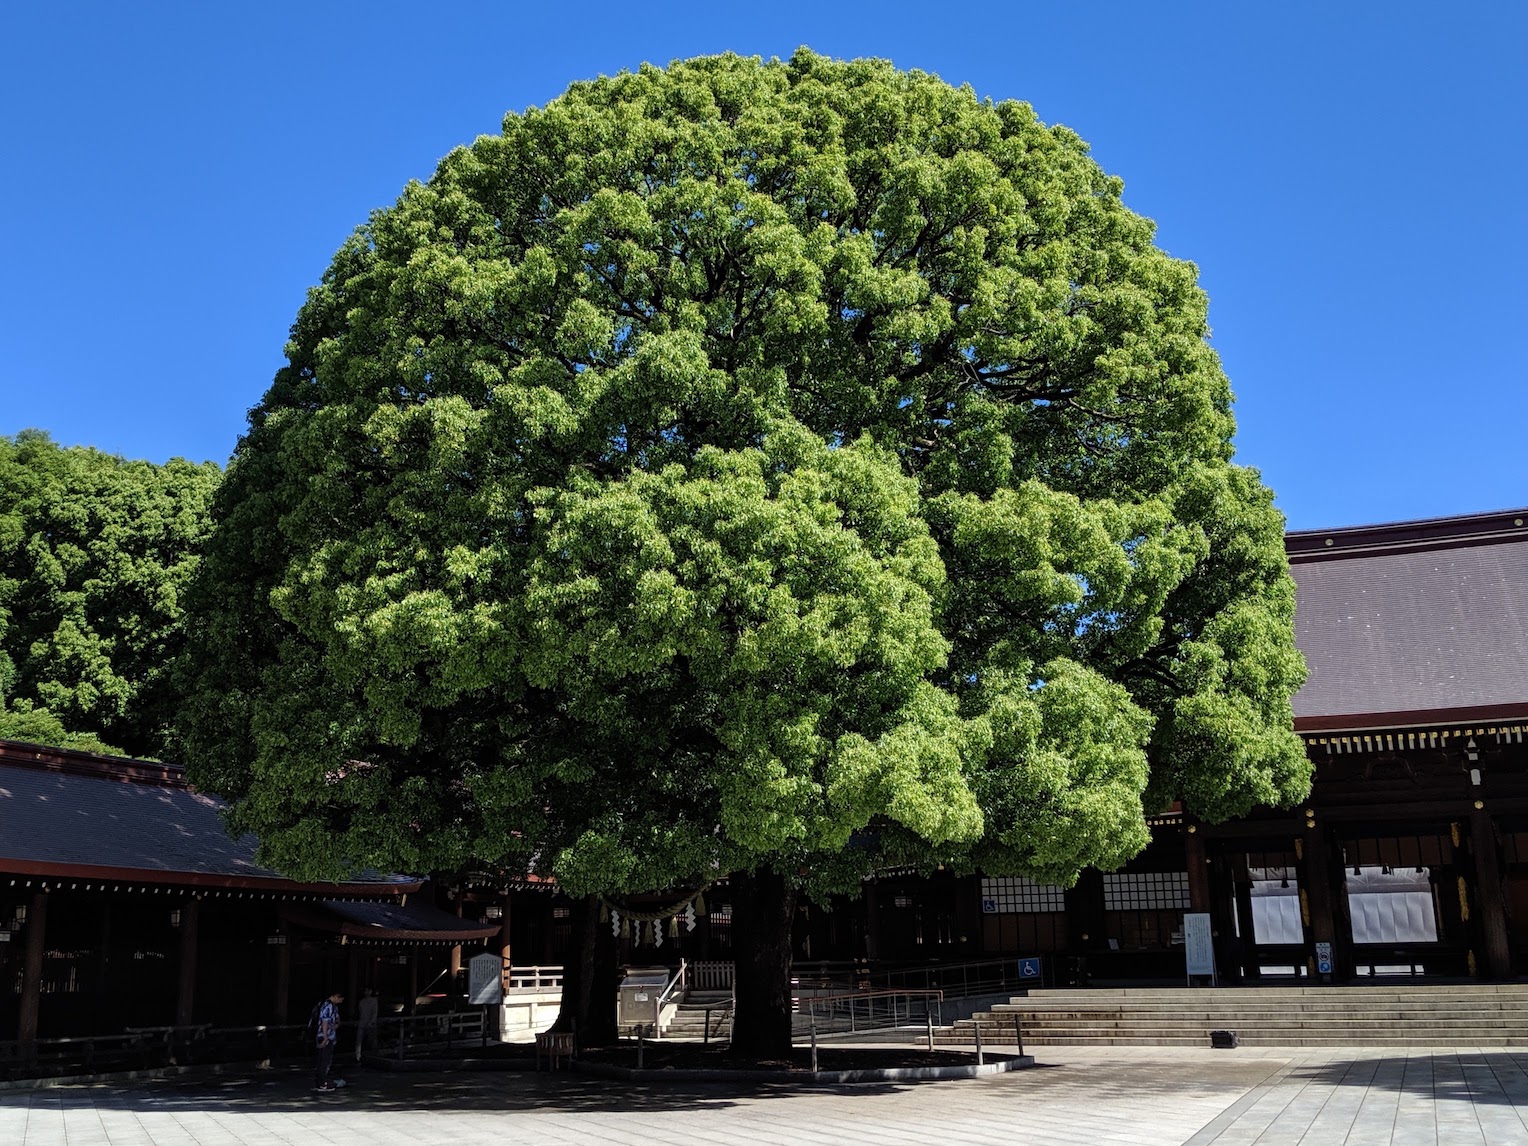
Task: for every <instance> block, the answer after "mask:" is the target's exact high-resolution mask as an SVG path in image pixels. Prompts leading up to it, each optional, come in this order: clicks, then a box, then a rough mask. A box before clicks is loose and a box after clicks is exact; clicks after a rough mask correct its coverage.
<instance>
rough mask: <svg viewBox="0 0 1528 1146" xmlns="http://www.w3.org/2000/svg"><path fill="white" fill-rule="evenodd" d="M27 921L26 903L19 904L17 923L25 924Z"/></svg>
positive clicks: (17, 907) (17, 906)
mask: <svg viewBox="0 0 1528 1146" xmlns="http://www.w3.org/2000/svg"><path fill="white" fill-rule="evenodd" d="M26 921H27V905H26V904H24V903H18V904H17V905H16V922H17V923H25V922H26Z"/></svg>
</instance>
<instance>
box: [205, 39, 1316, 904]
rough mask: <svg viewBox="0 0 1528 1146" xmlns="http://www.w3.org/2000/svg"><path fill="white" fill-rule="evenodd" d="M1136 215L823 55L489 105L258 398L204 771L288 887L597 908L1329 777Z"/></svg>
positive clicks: (998, 128) (1213, 407) (1189, 347)
mask: <svg viewBox="0 0 1528 1146" xmlns="http://www.w3.org/2000/svg"><path fill="white" fill-rule="evenodd" d="M1120 191H1121V184H1120V182H1119V180H1117V179H1115V178H1112V177H1110V176H1107V175H1105V174H1104V173H1103V172H1102V171H1101V170H1100V169H1099V168H1098V167H1097V165H1096V164H1094V163H1093V161H1092V160H1091V159H1090V158H1089V157H1088V155H1087V148H1086V146H1085V145H1084V144H1083V143H1082V142H1081V141H1080V140H1078V139H1077V138H1076V136H1074V135H1073V134H1072V133H1071V132H1069V131H1067V130H1066V129H1064V128H1051V127H1046V126H1045V125H1043V124H1042V123H1040V122H1039V121H1038V120H1037V119H1036V117H1035V115H1034V114H1033V112H1032V111H1031V110H1030V109H1029V108H1028V107H1027V106H1026V105H1023V104H1017V103H1003V104H998V105H992V104H987V103H983V102H982V101H980V100H978V99H976V98H975V96H973V95H972V94H971V93H970V92H969V91H967V90H957V89H954V88H951V87H949V86H948V85H946V84H944V83H942V82H940V81H939V80H938V79H936V78H934V77H931V76H927V75H922V74H919V73H900V72H897V71H895V70H894V69H893V68H892V67H891V66H890V65H888V64H885V63H883V62H878V61H860V62H855V63H838V62H834V61H830V60H826V59H823V58H821V57H817V56H814V55H812V54H811V53H808V52H805V51H803V52H800V53H798V54H797V55H796V56H795V57H793V58H792V59H791V60H790V61H788V62H778V61H776V62H771V63H767V64H764V63H760V62H759V61H756V60H747V59H740V58H737V57H733V56H720V57H714V58H706V59H699V60H693V61H688V62H684V63H679V64H675V65H673V66H672V67H671V68H669V69H667V70H659V69H656V68H643V69H642V70H641V71H640V72H638V73H636V74H628V75H621V76H617V77H614V78H610V79H601V80H598V81H595V82H592V83H587V84H577V85H575V86H574V87H573V88H571V89H570V90H569V92H568V93H567V94H566V95H564V96H563V97H562V98H560V99H558V100H556V101H554V102H553V103H551V104H550V105H548V106H547V107H546V108H544V109H533V110H531V111H529V112H527V113H526V114H524V115H523V116H522V115H511V116H508V117H506V119H505V123H504V132H503V134H502V135H501V136H496V137H485V138H482V139H479V140H478V141H477V142H476V143H475V144H473V145H472V146H471V147H468V148H462V149H459V150H457V151H455V152H453V153H452V154H451V155H450V156H448V157H447V158H446V159H445V160H444V161H443V162H442V163H441V165H440V168H439V170H438V172H437V173H436V175H435V177H434V178H433V179H432V180H431V181H430V182H429V183H428V184H424V185H420V184H414V185H410V186H409V187H408V188H407V189H406V190H405V192H404V194H403V196H402V198H401V199H400V200H399V201H398V203H397V204H396V205H395V206H393V207H391V208H389V209H387V210H383V211H379V212H377V213H376V214H375V215H374V216H373V217H372V219H371V220H370V222H369V223H367V225H366V226H364V227H363V228H361V230H359V231H358V232H357V233H356V235H355V236H354V237H353V238H352V239H351V240H350V241H349V242H348V243H347V244H346V245H345V246H344V247H343V248H342V249H341V250H340V252H339V253H338V254H337V255H336V256H335V259H334V262H333V264H332V266H331V267H330V269H329V272H328V273H327V274H326V275H325V277H324V281H323V282H322V283H321V284H320V285H319V286H318V287H316V288H314V290H313V291H312V292H311V293H310V296H309V299H308V302H307V303H306V305H305V306H304V307H303V309H302V311H301V313H300V314H299V316H298V318H297V321H296V323H295V325H294V327H293V331H292V340H291V342H290V343H289V345H288V356H289V365H288V366H287V367H285V368H284V369H283V370H282V371H281V372H280V373H279V374H278V376H277V378H276V380H275V383H274V385H273V386H272V388H271V390H270V391H269V393H268V394H267V395H266V397H265V399H264V400H263V401H262V402H261V404H260V405H259V406H258V407H257V408H256V409H255V410H254V412H253V414H252V416H251V425H250V432H249V434H248V436H247V437H246V438H245V439H244V440H243V441H242V442H241V444H240V446H239V449H238V452H237V455H236V457H235V460H234V462H233V464H232V466H231V469H230V472H229V475H228V479H227V481H226V482H225V483H224V485H223V487H222V489H221V490H220V492H219V496H218V501H217V507H216V512H215V517H216V520H217V531H216V534H215V536H214V538H213V541H212V544H211V547H210V550H209V553H208V556H207V559H206V562H205V564H204V567H203V576H202V578H201V581H200V587H199V589H198V593H197V596H196V604H195V608H194V618H193V621H192V625H191V634H192V644H191V656H190V658H189V660H188V662H187V672H188V675H187V678H186V679H187V681H188V684H189V696H188V701H187V704H186V707H185V709H184V713H183V723H184V731H185V735H186V741H187V745H188V762H189V763H190V764H191V766H192V767H193V769H194V774H195V776H196V778H197V780H198V782H199V783H201V784H203V785H205V786H208V787H210V788H212V789H214V790H217V791H220V792H223V793H224V794H226V795H228V796H229V797H230V798H231V799H232V801H233V818H234V822H235V824H236V826H238V827H240V828H243V829H249V830H253V831H256V832H258V833H259V835H260V836H261V839H262V841H263V847H264V854H265V856H266V857H267V859H269V860H270V861H272V862H274V863H276V864H278V865H279V866H281V867H283V868H284V869H286V870H288V871H291V872H294V873H296V874H301V875H332V874H337V873H339V872H341V871H343V870H346V869H349V868H355V867H359V866H362V865H377V866H382V867H391V868H401V869H411V870H427V869H448V868H454V867H457V866H461V865H464V864H467V863H470V862H487V863H518V864H522V865H534V866H535V867H537V868H539V869H541V870H545V871H549V872H552V873H555V874H556V875H557V876H558V878H559V879H561V880H562V881H563V882H564V883H565V884H566V885H567V886H569V887H570V888H572V889H573V890H576V891H579V892H594V891H601V892H608V893H622V892H629V891H642V890H653V889H659V888H666V887H672V886H677V885H689V884H693V883H697V882H704V881H705V880H707V879H709V878H712V877H713V876H714V875H715V874H717V873H720V872H728V871H749V870H756V869H758V870H762V869H763V868H764V867H772V868H773V869H774V870H775V871H776V872H779V873H782V874H784V875H786V876H787V877H788V878H789V879H790V880H791V881H795V882H800V881H801V880H803V879H804V880H806V881H808V883H809V890H813V891H817V892H822V891H826V890H830V889H834V888H842V889H852V888H854V887H856V886H857V882H858V879H859V877H860V876H861V875H862V874H863V873H864V871H865V870H866V869H867V868H868V867H870V866H873V865H875V864H877V863H885V862H889V861H891V860H893V859H896V860H907V861H910V862H918V863H932V862H934V861H935V860H943V861H946V862H950V863H955V864H963V865H972V864H981V865H983V866H985V867H986V868H987V869H988V870H991V871H994V872H999V871H1022V872H1027V873H1030V874H1033V875H1036V876H1040V877H1043V878H1048V879H1060V880H1070V879H1072V878H1073V877H1074V876H1075V874H1076V872H1077V871H1078V870H1079V868H1081V867H1082V866H1085V865H1089V864H1095V865H1101V866H1105V867H1111V866H1114V865H1117V864H1118V863H1120V862H1122V861H1123V860H1124V859H1126V858H1128V857H1129V856H1130V855H1132V854H1133V853H1134V852H1135V851H1137V850H1138V849H1139V848H1140V847H1141V846H1142V845H1143V844H1144V842H1145V840H1146V829H1145V826H1144V819H1143V804H1142V800H1143V796H1144V798H1145V799H1146V800H1147V801H1148V802H1150V803H1151V804H1153V805H1160V804H1161V803H1162V802H1164V801H1166V800H1170V799H1174V798H1182V799H1184V800H1185V801H1186V802H1187V803H1188V805H1189V806H1190V807H1191V808H1192V809H1193V810H1194V811H1197V812H1199V813H1200V814H1203V815H1206V816H1209V817H1223V816H1227V815H1231V814H1235V813H1237V812H1241V811H1244V810H1246V809H1247V808H1248V807H1249V806H1250V805H1251V804H1253V803H1254V802H1260V801H1261V802H1286V801H1289V800H1293V799H1296V798H1298V797H1299V796H1301V795H1302V794H1303V793H1304V791H1305V788H1306V785H1307V783H1308V767H1307V765H1306V762H1305V757H1304V754H1303V752H1302V750H1301V746H1300V744H1299V742H1298V740H1297V739H1296V738H1295V736H1294V735H1293V733H1292V731H1291V714H1290V707H1289V698H1290V696H1291V694H1292V693H1293V691H1294V689H1295V688H1296V687H1297V686H1298V685H1299V683H1300V681H1301V679H1302V676H1303V666H1302V664H1301V661H1300V658H1299V655H1298V653H1297V652H1296V651H1295V649H1294V645H1293V639H1292V631H1291V624H1292V616H1293V592H1292V583H1291V581H1290V579H1289V576H1288V571H1287V568H1286V566H1285V563H1284V557H1283V548H1282V523H1281V520H1280V517H1279V515H1278V513H1277V512H1276V511H1275V510H1274V509H1273V508H1272V504H1271V497H1270V495H1269V493H1268V491H1267V490H1266V489H1265V488H1263V487H1262V485H1261V484H1260V482H1259V481H1258V479H1257V476H1256V474H1255V473H1253V472H1251V471H1248V470H1244V469H1240V468H1238V467H1236V466H1234V465H1233V464H1232V463H1231V461H1230V457H1231V445H1230V442H1231V434H1232V430H1233V422H1232V418H1231V415H1230V401H1231V399H1230V390H1229V387H1228V385H1227V382H1226V379H1225V377H1224V375H1223V374H1222V372H1221V370H1220V367H1219V364H1218V361H1217V359H1216V357H1215V355H1214V353H1213V352H1212V351H1211V350H1210V348H1209V347H1208V345H1207V344H1206V337H1207V327H1206V317H1205V316H1206V303H1205V298H1204V296H1203V294H1202V292H1201V291H1200V290H1199V288H1198V286H1197V284H1196V272H1195V268H1194V267H1193V266H1192V265H1190V264H1188V263H1184V262H1180V261H1176V260H1173V259H1171V258H1168V257H1167V256H1166V255H1165V254H1163V253H1162V252H1161V251H1159V250H1157V249H1156V248H1155V247H1154V246H1153V245H1152V227H1151V224H1150V223H1149V222H1148V221H1147V220H1145V219H1142V218H1140V217H1139V216H1136V215H1134V214H1132V213H1131V212H1130V211H1128V210H1127V209H1126V208H1125V207H1124V206H1123V205H1122V204H1121V202H1120ZM866 829H870V831H869V832H868V833H867V832H866ZM856 833H860V835H859V839H861V840H863V839H870V838H873V839H875V840H876V841H878V847H849V846H847V845H848V843H849V841H850V838H851V836H853V835H855V834H856ZM801 873H807V874H805V875H803V874H801Z"/></svg>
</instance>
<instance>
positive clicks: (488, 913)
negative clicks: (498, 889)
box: [483, 903, 504, 919]
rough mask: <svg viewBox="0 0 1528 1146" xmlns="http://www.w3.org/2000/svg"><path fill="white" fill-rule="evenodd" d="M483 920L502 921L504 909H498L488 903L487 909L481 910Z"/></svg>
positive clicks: (494, 904) (495, 904)
mask: <svg viewBox="0 0 1528 1146" xmlns="http://www.w3.org/2000/svg"><path fill="white" fill-rule="evenodd" d="M483 918H484V919H503V918H504V909H503V908H502V907H500V906H499V905H498V904H497V903H490V904H489V905H488V906H487V907H485V908H483Z"/></svg>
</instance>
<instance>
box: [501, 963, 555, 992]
mask: <svg viewBox="0 0 1528 1146" xmlns="http://www.w3.org/2000/svg"><path fill="white" fill-rule="evenodd" d="M507 977H508V979H509V989H510V990H511V991H560V990H562V968H561V967H511V968H510V969H509V971H508V974H507Z"/></svg>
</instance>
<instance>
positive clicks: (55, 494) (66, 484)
mask: <svg viewBox="0 0 1528 1146" xmlns="http://www.w3.org/2000/svg"><path fill="white" fill-rule="evenodd" d="M220 478H221V471H220V470H219V469H218V467H217V466H215V465H212V464H211V463H206V464H202V465H193V464H192V463H190V462H186V461H181V460H179V459H176V460H174V461H171V462H169V463H167V464H166V465H162V466H159V465H153V464H151V463H149V462H138V461H134V462H129V461H124V460H123V459H122V458H119V457H114V456H112V455H110V454H104V453H101V452H100V451H98V450H93V449H83V448H70V449H65V448H62V447H60V446H58V445H56V444H54V443H53V442H52V441H51V440H50V439H49V438H48V436H47V435H46V434H43V433H40V432H37V431H24V432H23V433H21V434H19V435H17V436H16V437H15V438H4V437H0V736H4V737H6V738H9V739H14V740H29V741H33V742H36V743H43V744H53V745H58V746H61V747H67V748H82V749H85V750H87V751H96V752H126V753H129V754H131V755H136V756H163V755H165V754H166V753H167V752H168V751H169V748H170V741H169V738H170V736H171V734H172V731H173V725H174V717H175V710H176V706H177V699H176V697H175V695H174V691H173V684H172V681H171V673H172V669H173V666H174V664H175V661H176V659H177V657H178V656H179V654H180V648H181V634H180V618H181V607H182V595H183V593H184V592H185V589H186V587H187V585H188V584H189V582H190V579H191V574H192V570H193V569H194V568H195V565H196V560H197V553H198V551H199V549H200V546H201V543H202V541H203V539H204V538H205V536H206V533H207V530H208V527H209V521H208V508H209V503H210V500H211V496H212V491H213V489H214V488H216V486H217V483H218V481H219V480H220Z"/></svg>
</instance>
